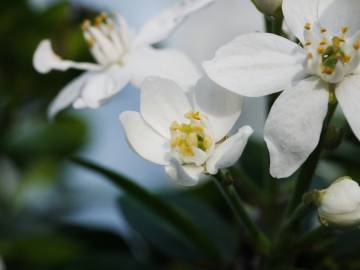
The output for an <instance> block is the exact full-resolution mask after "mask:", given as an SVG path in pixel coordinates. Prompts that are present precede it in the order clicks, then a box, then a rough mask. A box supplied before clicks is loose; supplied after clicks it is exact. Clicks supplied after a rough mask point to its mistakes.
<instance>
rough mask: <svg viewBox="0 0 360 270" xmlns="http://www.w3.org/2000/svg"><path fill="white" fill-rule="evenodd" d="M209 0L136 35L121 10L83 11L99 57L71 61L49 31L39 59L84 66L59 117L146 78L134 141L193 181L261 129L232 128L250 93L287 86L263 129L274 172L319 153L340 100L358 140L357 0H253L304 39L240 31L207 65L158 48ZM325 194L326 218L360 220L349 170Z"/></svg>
mask: <svg viewBox="0 0 360 270" xmlns="http://www.w3.org/2000/svg"><path fill="white" fill-rule="evenodd" d="M211 2H214V0H188V1H184V2H183V3H182V4H179V5H177V6H175V7H173V8H171V9H169V10H166V11H164V12H163V13H162V14H160V15H159V16H158V17H156V18H154V19H152V20H151V21H150V22H148V23H146V24H145V25H144V26H143V28H142V29H141V30H140V31H139V32H138V34H137V35H135V36H134V35H133V34H132V33H131V31H129V28H128V26H127V24H126V22H125V20H124V18H123V17H121V16H120V15H118V14H114V15H112V16H109V15H107V14H100V15H99V16H98V17H96V18H95V20H94V21H93V22H90V21H85V22H84V24H83V27H82V28H83V33H84V37H85V40H86V42H87V43H88V46H89V50H90V52H91V54H92V55H93V57H94V59H95V61H96V63H95V64H93V63H75V62H72V61H69V60H63V59H61V58H60V57H59V56H58V55H56V54H55V53H54V52H53V50H52V48H51V44H50V41H48V40H45V41H42V42H41V43H40V45H39V47H38V49H37V50H36V52H35V56H34V66H35V68H36V70H38V71H39V72H41V73H46V72H49V71H50V70H52V69H57V70H62V71H65V70H67V69H69V68H77V69H82V70H85V71H86V72H85V73H84V74H83V75H81V76H80V77H79V78H77V79H75V80H74V81H73V82H71V83H70V84H68V85H67V86H66V87H65V88H64V89H63V90H62V91H61V92H60V94H59V95H58V97H57V98H56V99H55V100H54V102H53V103H52V104H51V106H50V109H49V115H50V117H52V116H54V115H55V114H56V113H57V112H59V111H60V110H62V109H64V108H65V107H67V106H68V105H70V104H72V105H73V106H74V107H75V108H85V107H90V108H98V107H99V106H100V105H102V104H103V103H104V102H106V101H107V100H108V99H110V98H111V97H112V96H114V95H115V94H116V93H117V92H119V91H120V90H121V89H123V88H124V87H125V85H127V84H128V83H129V82H131V83H132V84H133V85H134V86H136V87H137V88H139V89H140V110H139V112H130V111H128V112H123V113H121V115H120V121H121V124H122V126H123V128H124V131H125V134H126V138H127V141H128V143H129V145H130V146H131V147H132V148H133V150H134V151H135V152H136V153H138V154H139V155H140V156H141V157H143V158H144V159H147V160H149V161H151V162H154V163H156V164H159V165H162V166H164V167H165V171H166V173H167V174H168V175H169V176H170V177H171V178H172V179H173V180H174V181H176V182H177V183H180V184H182V185H186V186H190V185H194V184H197V183H198V182H199V181H200V180H201V179H202V178H204V177H205V176H207V175H216V174H217V173H218V172H219V170H221V169H224V168H228V167H230V166H232V165H234V164H235V163H236V161H237V160H238V159H239V158H240V156H241V154H242V152H243V150H244V148H245V146H246V144H247V141H248V139H249V137H250V135H251V134H252V133H253V130H252V128H251V127H249V126H245V127H242V128H240V129H238V131H237V132H235V133H234V134H233V135H229V133H230V131H231V130H232V129H233V127H234V125H235V123H236V121H237V120H238V118H239V117H240V114H241V110H242V102H243V97H244V96H245V97H261V96H266V95H273V94H275V93H278V92H282V93H281V94H280V95H279V97H278V98H277V99H276V101H275V102H274V104H273V106H272V107H271V110H270V113H269V115H268V117H267V120H266V123H265V130H264V140H265V142H266V144H267V148H268V150H269V153H270V174H271V175H272V176H273V177H274V178H287V177H289V176H291V175H293V174H294V173H295V171H297V170H298V169H299V168H300V167H301V166H302V164H303V163H304V162H305V161H306V160H307V159H308V158H309V156H310V155H311V153H313V151H314V150H315V149H316V148H317V147H318V146H319V143H320V142H321V140H322V138H323V137H324V134H325V133H326V131H327V130H326V129H327V123H328V121H329V120H330V118H331V116H332V114H333V113H334V110H335V108H336V105H337V104H339V105H340V106H341V108H342V110H343V112H344V115H345V117H346V118H347V121H348V122H349V124H350V126H351V128H352V131H353V132H354V134H355V136H356V137H357V138H358V139H360V118H359V117H358V113H359V108H360V91H359V89H358V88H359V87H360V72H359V71H360V17H359V14H360V5H359V3H358V1H356V0H331V1H329V0H301V1H300V0H283V1H260V0H254V1H253V2H254V3H255V4H256V6H257V7H258V9H259V10H261V11H263V12H264V13H266V14H267V15H274V16H275V15H276V14H278V13H281V11H282V14H283V15H284V19H285V23H286V25H287V27H288V29H289V31H290V32H291V33H290V34H292V35H294V36H295V37H296V39H297V40H298V41H299V43H298V42H297V41H292V40H290V39H287V38H285V37H283V36H279V35H275V34H272V33H250V34H245V35H241V36H239V37H237V38H235V39H234V40H232V41H231V42H229V43H228V44H226V45H224V46H223V47H221V48H220V49H218V51H217V52H216V54H215V57H214V58H213V59H212V60H210V61H206V62H204V63H203V69H204V71H205V75H203V74H201V71H199V70H198V69H197V68H196V67H195V65H194V64H193V63H192V61H191V60H190V59H189V58H188V57H187V56H186V55H185V54H183V53H182V52H180V51H177V50H169V49H154V48H153V47H151V45H153V44H156V43H158V42H160V41H162V40H164V39H166V38H167V37H168V36H169V34H170V33H171V32H173V30H174V29H176V27H177V26H178V25H179V24H180V23H181V22H182V21H183V20H184V19H185V18H186V17H187V16H189V15H190V14H192V13H194V12H195V11H197V10H199V9H201V8H203V7H205V6H207V5H208V4H210V3H211ZM280 17H281V16H280ZM281 18H282V17H281ZM318 195H319V200H318V201H317V203H318V206H319V209H318V211H319V216H320V218H321V221H322V222H323V223H324V224H330V225H332V224H335V225H354V224H359V223H360V219H359V214H358V213H359V198H360V194H359V186H358V185H357V184H356V183H355V182H354V181H352V180H350V179H345V180H344V179H342V180H341V181H337V182H336V183H334V184H333V185H331V186H330V187H329V188H328V189H327V190H323V191H320V192H319V193H318ZM339 202H340V203H339Z"/></svg>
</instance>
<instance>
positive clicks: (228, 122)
mask: <svg viewBox="0 0 360 270" xmlns="http://www.w3.org/2000/svg"><path fill="white" fill-rule="evenodd" d="M194 92H195V98H194V102H195V106H196V108H197V109H198V110H200V111H201V112H203V113H204V114H205V115H207V116H208V118H209V122H210V125H211V128H212V131H213V132H214V139H215V141H216V142H218V141H220V140H221V139H222V138H224V137H225V136H226V135H227V134H228V133H229V131H230V130H231V128H232V127H233V126H234V124H235V122H236V121H237V119H238V118H239V116H240V114H241V108H242V101H243V98H242V97H241V96H240V95H237V94H234V93H232V92H230V91H227V90H225V89H224V88H222V87H221V86H219V85H217V84H215V83H213V82H212V81H211V80H209V79H208V78H207V77H203V78H202V79H200V80H199V82H198V84H197V85H196V88H195V91H194Z"/></svg>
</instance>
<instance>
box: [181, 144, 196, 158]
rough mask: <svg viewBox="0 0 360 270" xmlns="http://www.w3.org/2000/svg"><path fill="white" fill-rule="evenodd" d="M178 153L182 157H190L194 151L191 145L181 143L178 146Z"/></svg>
mask: <svg viewBox="0 0 360 270" xmlns="http://www.w3.org/2000/svg"><path fill="white" fill-rule="evenodd" d="M180 154H181V155H182V156H184V157H192V156H194V151H193V150H192V148H191V147H189V146H187V145H185V144H183V145H181V146H180Z"/></svg>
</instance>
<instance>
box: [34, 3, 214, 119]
mask: <svg viewBox="0 0 360 270" xmlns="http://www.w3.org/2000/svg"><path fill="white" fill-rule="evenodd" d="M214 1H215V0H185V1H183V2H181V4H178V5H176V6H174V7H173V8H170V9H167V10H165V11H164V12H163V13H161V14H160V15H159V16H157V17H155V18H153V19H152V20H150V21H149V22H147V23H145V24H144V25H143V27H142V28H141V30H140V31H139V33H138V34H137V35H136V36H135V37H134V38H132V35H131V34H130V33H129V30H128V26H127V24H126V22H125V20H124V18H123V17H121V16H119V15H118V14H114V15H113V16H112V17H109V16H108V15H106V14H104V13H103V14H100V15H99V16H98V17H96V19H95V20H94V23H93V24H92V23H91V22H90V21H85V22H84V24H83V34H84V37H85V39H86V41H87V43H88V45H89V49H90V52H91V54H92V56H93V57H94V59H95V61H96V64H92V63H75V62H73V61H69V60H63V59H61V58H60V57H59V56H58V55H56V54H55V53H54V51H53V49H52V46H51V43H50V41H49V40H43V41H42V42H41V43H40V45H39V46H38V48H37V50H36V52H35V54H34V59H33V64H34V67H35V69H36V70H37V71H38V72H40V73H47V72H49V71H51V70H61V71H65V70H68V69H69V68H76V69H81V70H86V72H85V73H84V74H83V75H81V76H80V77H78V78H76V79H75V80H74V81H72V82H70V83H69V84H68V85H67V86H65V88H64V89H63V90H62V91H61V92H60V94H59V95H58V96H57V97H56V98H55V100H54V101H53V102H52V104H51V105H50V108H49V116H50V117H53V116H54V115H55V114H56V113H58V112H59V111H60V110H62V109H64V108H65V107H67V106H69V105H71V104H73V106H74V107H75V108H85V107H89V108H98V107H99V106H101V105H102V104H103V103H104V102H106V101H107V100H108V99H109V98H111V97H112V96H113V95H115V94H116V93H117V92H119V91H120V90H121V89H123V88H124V87H125V86H126V85H127V84H128V83H129V82H131V83H132V84H133V85H134V86H136V87H140V85H141V83H142V81H143V80H144V79H145V78H146V77H147V76H161V77H166V78H169V79H173V80H175V81H178V82H181V83H182V84H183V86H184V87H185V88H189V87H192V86H194V85H195V83H196V81H197V80H198V79H199V77H200V75H199V72H198V70H197V69H196V67H195V66H194V64H193V63H192V62H191V60H190V59H189V58H188V57H187V56H186V55H185V54H184V53H182V52H180V51H178V50H169V49H166V50H165V49H164V50H156V49H153V48H152V47H151V45H152V44H155V43H158V42H160V41H162V40H164V39H166V38H167V37H168V36H169V35H170V34H171V33H172V32H173V31H174V30H175V29H176V27H177V26H179V24H180V23H182V22H183V21H184V20H185V18H186V17H188V16H189V15H190V14H192V13H194V12H196V11H197V10H199V9H201V8H204V7H205V6H207V5H209V4H210V3H212V2H214Z"/></svg>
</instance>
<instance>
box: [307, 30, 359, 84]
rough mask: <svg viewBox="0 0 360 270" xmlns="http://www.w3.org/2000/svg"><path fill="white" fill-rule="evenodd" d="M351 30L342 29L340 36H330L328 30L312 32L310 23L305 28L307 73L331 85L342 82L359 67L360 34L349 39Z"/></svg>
mask: <svg viewBox="0 0 360 270" xmlns="http://www.w3.org/2000/svg"><path fill="white" fill-rule="evenodd" d="M348 32H349V28H348V27H347V26H344V27H342V28H341V31H340V33H341V34H340V35H337V36H332V37H331V38H330V37H329V36H328V30H327V29H326V28H320V29H319V31H312V26H311V24H310V23H306V24H305V26H304V36H305V43H304V47H305V50H306V51H307V66H306V68H307V71H308V72H309V73H310V74H314V75H318V76H320V77H321V78H322V79H323V80H325V81H327V82H330V83H338V82H341V81H342V80H343V79H344V77H345V76H346V75H348V74H351V73H352V72H353V71H354V70H355V69H356V68H357V67H358V65H359V60H360V54H359V52H360V51H359V49H360V32H359V33H357V34H355V35H354V36H353V37H350V38H349V37H347V34H348Z"/></svg>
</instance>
